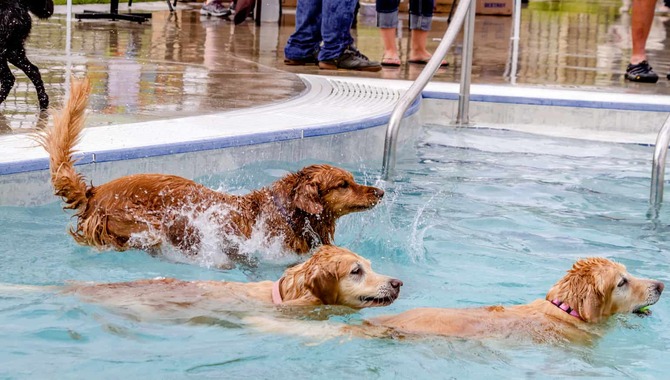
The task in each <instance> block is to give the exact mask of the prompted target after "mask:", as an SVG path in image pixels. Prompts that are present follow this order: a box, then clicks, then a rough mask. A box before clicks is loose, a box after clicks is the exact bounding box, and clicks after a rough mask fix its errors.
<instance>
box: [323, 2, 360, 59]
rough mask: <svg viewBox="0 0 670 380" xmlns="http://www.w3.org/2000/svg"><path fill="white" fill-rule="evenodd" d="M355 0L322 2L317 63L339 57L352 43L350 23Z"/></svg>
mask: <svg viewBox="0 0 670 380" xmlns="http://www.w3.org/2000/svg"><path fill="white" fill-rule="evenodd" d="M356 1H357V0H323V9H322V16H321V17H322V20H321V36H322V38H323V46H322V47H321V51H320V52H319V61H326V60H330V59H335V58H337V57H339V56H340V55H341V54H342V52H343V51H344V49H346V48H347V47H348V46H350V45H352V44H353V43H354V39H353V38H352V37H351V23H352V22H353V20H354V8H355V7H356Z"/></svg>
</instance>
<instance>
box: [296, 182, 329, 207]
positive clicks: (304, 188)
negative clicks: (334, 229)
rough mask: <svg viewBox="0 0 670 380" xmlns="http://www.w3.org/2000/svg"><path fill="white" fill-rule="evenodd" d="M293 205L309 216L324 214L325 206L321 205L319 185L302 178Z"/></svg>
mask: <svg viewBox="0 0 670 380" xmlns="http://www.w3.org/2000/svg"><path fill="white" fill-rule="evenodd" d="M293 204H294V205H295V206H296V207H297V208H299V209H301V210H303V211H305V212H307V213H309V214H314V215H318V214H321V213H322V212H323V205H322V204H321V197H320V196H319V188H318V186H317V184H316V183H314V182H312V181H310V180H308V179H307V178H301V179H300V181H299V182H298V184H297V185H296V187H295V193H294V194H293Z"/></svg>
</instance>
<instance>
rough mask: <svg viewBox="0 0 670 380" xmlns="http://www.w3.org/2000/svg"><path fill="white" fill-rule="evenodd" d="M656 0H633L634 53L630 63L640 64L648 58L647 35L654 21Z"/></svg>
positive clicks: (632, 33) (632, 34)
mask: <svg viewBox="0 0 670 380" xmlns="http://www.w3.org/2000/svg"><path fill="white" fill-rule="evenodd" d="M655 7H656V0H633V11H632V15H631V37H632V39H633V53H632V55H631V57H630V63H632V64H638V63H640V62H642V61H644V60H646V59H647V53H646V47H647V37H649V31H650V30H651V23H652V22H653V21H654V10H655Z"/></svg>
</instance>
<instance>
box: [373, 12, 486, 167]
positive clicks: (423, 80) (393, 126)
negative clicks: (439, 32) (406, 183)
mask: <svg viewBox="0 0 670 380" xmlns="http://www.w3.org/2000/svg"><path fill="white" fill-rule="evenodd" d="M471 3H474V0H463V1H460V2H459V3H458V7H457V8H456V13H455V14H454V18H453V20H452V23H451V24H449V27H448V28H447V30H446V32H444V37H443V38H442V41H441V42H440V44H439V45H438V46H437V49H435V53H434V54H433V56H432V57H431V58H430V60H429V61H428V64H427V65H426V67H425V68H424V69H423V70H422V71H421V74H419V77H418V78H416V80H415V81H414V83H412V85H411V86H410V87H409V89H408V90H407V91H406V92H405V93H404V94H403V95H402V96H401V97H400V100H398V103H397V104H396V106H395V108H394V109H393V112H392V113H391V118H390V119H389V125H388V127H387V128H386V139H385V141H384V157H383V161H382V178H384V179H388V177H389V174H390V172H391V170H392V169H393V168H394V167H395V153H396V145H397V141H396V140H397V137H398V130H399V128H400V122H401V121H402V117H403V116H404V115H405V112H406V111H407V109H408V108H409V106H411V105H412V103H414V101H415V100H416V99H417V97H418V96H419V95H420V94H421V91H423V89H424V88H425V87H426V84H427V83H428V81H429V80H430V79H431V78H432V77H433V75H435V72H436V71H437V70H438V69H439V68H440V65H441V64H442V59H444V56H445V55H447V51H449V48H451V45H452V44H453V43H454V40H455V39H456V36H457V35H458V32H459V30H460V29H461V26H462V25H463V20H464V19H465V15H466V13H467V11H468V7H469V6H470V4H471Z"/></svg>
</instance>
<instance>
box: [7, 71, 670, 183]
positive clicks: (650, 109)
mask: <svg viewBox="0 0 670 380" xmlns="http://www.w3.org/2000/svg"><path fill="white" fill-rule="evenodd" d="M301 78H302V79H303V81H304V82H305V84H306V86H307V90H306V91H305V92H303V93H302V94H301V95H300V96H298V97H296V98H294V99H291V100H288V101H285V102H282V103H278V104H272V105H268V106H263V107H256V108H253V109H247V110H239V111H231V112H226V113H220V114H213V115H203V116H196V117H191V118H181V119H171V120H162V121H153V122H145V123H135V124H126V125H114V126H108V127H95V128H90V129H87V130H86V133H87V134H89V135H91V134H96V133H98V132H100V131H101V130H103V129H104V128H106V129H107V131H106V133H105V134H106V136H104V138H102V139H101V138H99V136H89V137H90V140H95V141H93V142H91V143H90V144H89V146H86V144H82V146H80V147H79V148H80V149H81V151H82V153H81V154H80V156H79V158H80V160H79V164H80V165H84V164H90V163H101V162H112V161H123V160H132V159H139V158H148V157H156V156H164V155H174V154H182V153H189V152H197V151H207V150H216V149H224V148H232V147H243V146H249V145H258V144H266V143H277V142H281V141H289V140H296V139H305V138H309V137H318V136H325V135H332V134H341V133H345V132H352V131H357V130H364V129H367V128H375V127H381V126H384V125H386V124H387V122H388V119H389V116H390V112H391V110H392V107H393V105H394V104H395V101H396V100H397V98H398V97H399V95H400V94H401V93H402V91H404V90H405V89H406V88H408V87H409V85H410V84H411V82H408V81H389V80H380V79H369V78H343V77H336V78H332V77H322V76H310V75H301ZM458 91H459V88H458V84H455V83H431V84H429V85H428V87H427V88H426V90H425V91H424V93H423V98H424V99H425V101H424V102H423V106H422V107H421V108H422V109H421V111H422V112H421V114H422V118H423V119H424V121H426V122H428V123H435V124H445V125H446V124H448V123H449V122H450V120H453V119H454V117H455V112H456V109H455V107H456V100H457V98H458ZM471 100H472V101H473V102H472V103H471V104H472V105H471V120H472V121H473V122H474V123H477V124H484V125H503V126H504V127H505V128H508V129H514V130H520V131H525V132H541V133H544V134H548V135H554V136H562V137H571V135H574V136H575V137H580V138H584V136H587V138H589V136H590V137H591V138H593V139H609V140H610V141H615V142H636V143H646V144H653V141H654V138H655V134H656V132H657V130H658V128H660V126H661V125H662V123H663V121H664V120H665V117H666V116H667V113H668V112H670V97H667V96H651V95H631V94H613V93H598V92H589V91H574V90H556V89H547V88H523V87H512V86H487V85H474V86H473V88H472V95H471ZM510 104H513V105H515V107H509V105H510ZM531 108H532V110H533V112H530V109H531ZM570 108H572V111H571V112H566V110H567V109H570ZM574 109H579V112H577V111H575V110H574ZM315 110H318V111H319V115H314V113H315V112H314V111H315ZM418 110H419V103H418V102H416V103H415V104H414V105H413V106H412V108H411V110H410V111H409V112H408V114H410V115H411V114H414V113H416V112H417V111H418ZM538 110H541V111H540V112H537V111H538ZM585 110H586V111H585ZM321 114H324V115H321ZM351 115H354V117H352V116H351ZM355 115H362V116H358V117H356V116H355ZM321 116H324V117H321ZM557 120H560V122H561V123H562V124H561V125H556V122H557ZM235 123H237V124H236V125H232V126H230V124H235ZM552 123H554V125H552ZM584 123H592V124H594V126H593V127H594V128H591V129H593V130H594V132H593V133H591V135H588V133H585V132H584V127H583V124H584ZM258 124H263V125H262V127H256V128H255V129H254V128H251V127H250V126H254V125H256V126H257V125H258ZM596 124H597V125H596ZM185 126H190V127H191V129H188V131H186V134H182V135H181V137H182V139H179V136H177V138H172V140H171V141H170V139H167V140H166V139H163V140H160V138H159V137H158V136H156V133H155V134H154V136H152V135H151V133H148V134H147V133H146V131H145V130H144V129H145V128H153V129H154V132H160V134H165V135H169V134H170V133H171V132H183V129H184V127H185ZM546 126H551V128H545V127H546ZM639 126H643V128H641V129H640V128H639ZM236 127H237V128H238V129H237V130H236V129H235V128H236ZM170 128H172V130H171V131H170ZM193 128H195V129H198V130H199V132H198V131H194V130H193ZM636 128H637V129H636ZM248 129H252V130H251V131H249V130H248ZM631 129H633V130H631ZM635 129H636V130H635ZM240 131H243V133H239V132H240ZM115 134H116V135H117V136H114V135H115ZM123 136H125V138H126V140H127V141H125V142H118V141H117V140H119V139H123V138H124V137H123ZM85 137H86V136H85ZM12 138H14V139H23V140H24V141H22V143H23V144H24V145H23V146H20V145H21V144H18V145H19V146H14V151H13V152H11V151H10V152H9V153H10V154H9V156H10V157H5V159H4V160H3V159H2V158H0V176H2V175H10V174H16V173H21V172H30V171H39V170H44V169H47V168H48V158H47V156H46V153H45V152H43V151H42V150H41V148H39V147H37V146H36V144H34V142H32V141H28V140H27V136H20V135H14V136H9V137H6V136H4V137H1V136H0V147H3V142H6V141H3V139H4V140H11V139H12ZM105 139H106V141H104V140H105ZM155 139H158V140H160V141H158V142H157V143H156V141H155ZM184 139H186V140H184ZM146 141H152V142H155V143H154V144H146V143H144V142H146ZM161 141H162V142H161ZM114 144H116V147H115V145H114ZM124 144H125V146H124ZM15 145H16V144H15ZM119 146H120V147H119ZM12 155H13V157H12Z"/></svg>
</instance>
